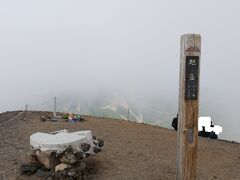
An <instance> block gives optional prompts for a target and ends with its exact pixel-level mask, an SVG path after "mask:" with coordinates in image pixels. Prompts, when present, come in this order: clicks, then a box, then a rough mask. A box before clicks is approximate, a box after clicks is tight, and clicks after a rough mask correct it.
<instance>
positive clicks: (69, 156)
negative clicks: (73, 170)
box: [60, 146, 77, 164]
mask: <svg viewBox="0 0 240 180" xmlns="http://www.w3.org/2000/svg"><path fill="white" fill-rule="evenodd" d="M60 157H61V158H60V161H61V162H62V163H67V164H74V163H76V162H77V158H76V157H75V155H74V154H73V148H72V147H71V146H69V147H68V148H67V149H66V150H65V151H63V152H62V153H61V155H60Z"/></svg>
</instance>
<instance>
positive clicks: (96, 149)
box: [93, 147, 102, 153]
mask: <svg viewBox="0 0 240 180" xmlns="http://www.w3.org/2000/svg"><path fill="white" fill-rule="evenodd" d="M101 151H102V150H101V149H99V148H97V147H94V148H93V152H95V153H99V152H101Z"/></svg>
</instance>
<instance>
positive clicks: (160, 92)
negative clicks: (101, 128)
mask: <svg viewBox="0 0 240 180" xmlns="http://www.w3.org/2000/svg"><path fill="white" fill-rule="evenodd" d="M239 8H240V3H239V2H238V1H234V0H233V1H231V2H229V1H221V0H212V1H207V0H202V1H190V0H189V1H186V0H185V1H177V0H175V1H157V0H148V1H147V0H144V1H143V0H121V1H112V0H89V1H81V0H80V1H61V0H55V1H54V0H52V1H49V0H41V1H30V0H28V1H26V0H21V1H17V0H8V1H3V0H1V1H0V65H1V71H0V79H1V93H0V102H1V103H0V111H1V112H3V111H9V110H15V109H20V108H23V107H24V106H25V104H38V103H41V102H43V101H44V100H45V99H46V100H48V99H51V98H53V97H54V96H57V98H58V99H59V101H58V102H59V103H61V99H62V104H58V110H62V109H64V106H65V103H66V102H71V101H76V103H80V104H81V108H84V106H85V105H86V104H88V106H90V105H91V103H90V105H89V102H93V101H95V100H96V99H100V101H101V100H102V101H103V102H102V105H104V103H105V102H106V104H105V105H107V104H108V103H112V102H113V101H114V102H116V101H117V103H118V102H121V103H123V102H124V103H125V104H127V105H126V106H128V105H129V104H132V106H134V108H135V109H136V111H138V114H141V111H142V109H145V111H148V109H151V108H152V107H153V106H154V107H158V108H157V110H156V111H158V112H160V113H162V114H165V115H164V116H161V115H160V118H159V119H149V117H150V118H151V116H149V115H148V116H147V117H146V116H144V114H141V118H142V119H143V120H144V121H146V122H148V120H149V121H150V120H154V121H155V122H156V121H159V122H158V123H156V124H159V125H160V124H161V121H166V122H165V124H166V123H167V124H169V125H170V123H171V118H173V116H174V115H175V114H176V113H177V111H178V86H179V81H178V80H179V65H180V61H179V60H180V36H181V35H182V34H184V33H199V34H201V36H202V56H201V78H200V80H201V81H200V116H211V117H212V119H213V122H214V124H216V125H220V126H222V127H223V133H222V135H221V138H223V139H228V140H235V141H240V131H239V129H238V128H239V127H240V120H239V118H238V117H239V115H238V110H239V101H240V98H239V94H237V93H239V92H240V83H239V80H238V78H239V77H240V71H239V67H240V59H239V50H240V43H239V42H240V34H239V32H240V21H239V18H240V11H239ZM108 96H109V97H108ZM104 97H106V98H107V100H104ZM64 99H65V101H64ZM116 99H117V100H116ZM82 101H84V102H85V103H82ZM117 103H115V105H116V104H117ZM143 105H144V106H143ZM129 106H130V105H129ZM140 106H141V107H140ZM60 107H62V108H60ZM130 108H131V107H130ZM139 108H140V109H141V110H139ZM65 110H66V111H67V110H68V109H65ZM79 111H81V110H79ZM139 112H140V113H139ZM148 112H150V110H149V111H148ZM135 114H136V113H135ZM150 114H151V113H150ZM166 114H167V115H166ZM165 118H166V119H165Z"/></svg>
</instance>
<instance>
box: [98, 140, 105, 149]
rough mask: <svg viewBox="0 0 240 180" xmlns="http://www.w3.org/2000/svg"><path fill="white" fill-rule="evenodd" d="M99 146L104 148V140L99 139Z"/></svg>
mask: <svg viewBox="0 0 240 180" xmlns="http://www.w3.org/2000/svg"><path fill="white" fill-rule="evenodd" d="M98 146H99V147H103V146H104V141H103V139H98Z"/></svg>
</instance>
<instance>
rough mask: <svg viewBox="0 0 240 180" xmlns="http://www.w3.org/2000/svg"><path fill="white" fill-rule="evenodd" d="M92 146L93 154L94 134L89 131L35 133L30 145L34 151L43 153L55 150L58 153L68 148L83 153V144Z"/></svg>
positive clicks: (31, 137)
mask: <svg viewBox="0 0 240 180" xmlns="http://www.w3.org/2000/svg"><path fill="white" fill-rule="evenodd" d="M82 143H88V144H90V145H91V148H90V153H93V151H92V149H93V147H92V146H94V144H93V142H92V133H91V131H89V130H85V131H77V132H72V133H69V132H68V131H67V130H60V131H55V132H52V133H41V132H38V133H34V134H32V135H31V136H30V145H31V146H32V147H33V149H40V150H41V151H47V150H53V151H57V152H61V151H64V150H65V149H66V148H67V147H68V146H70V145H71V146H72V148H73V149H74V150H76V151H81V150H82V149H81V144H82Z"/></svg>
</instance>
